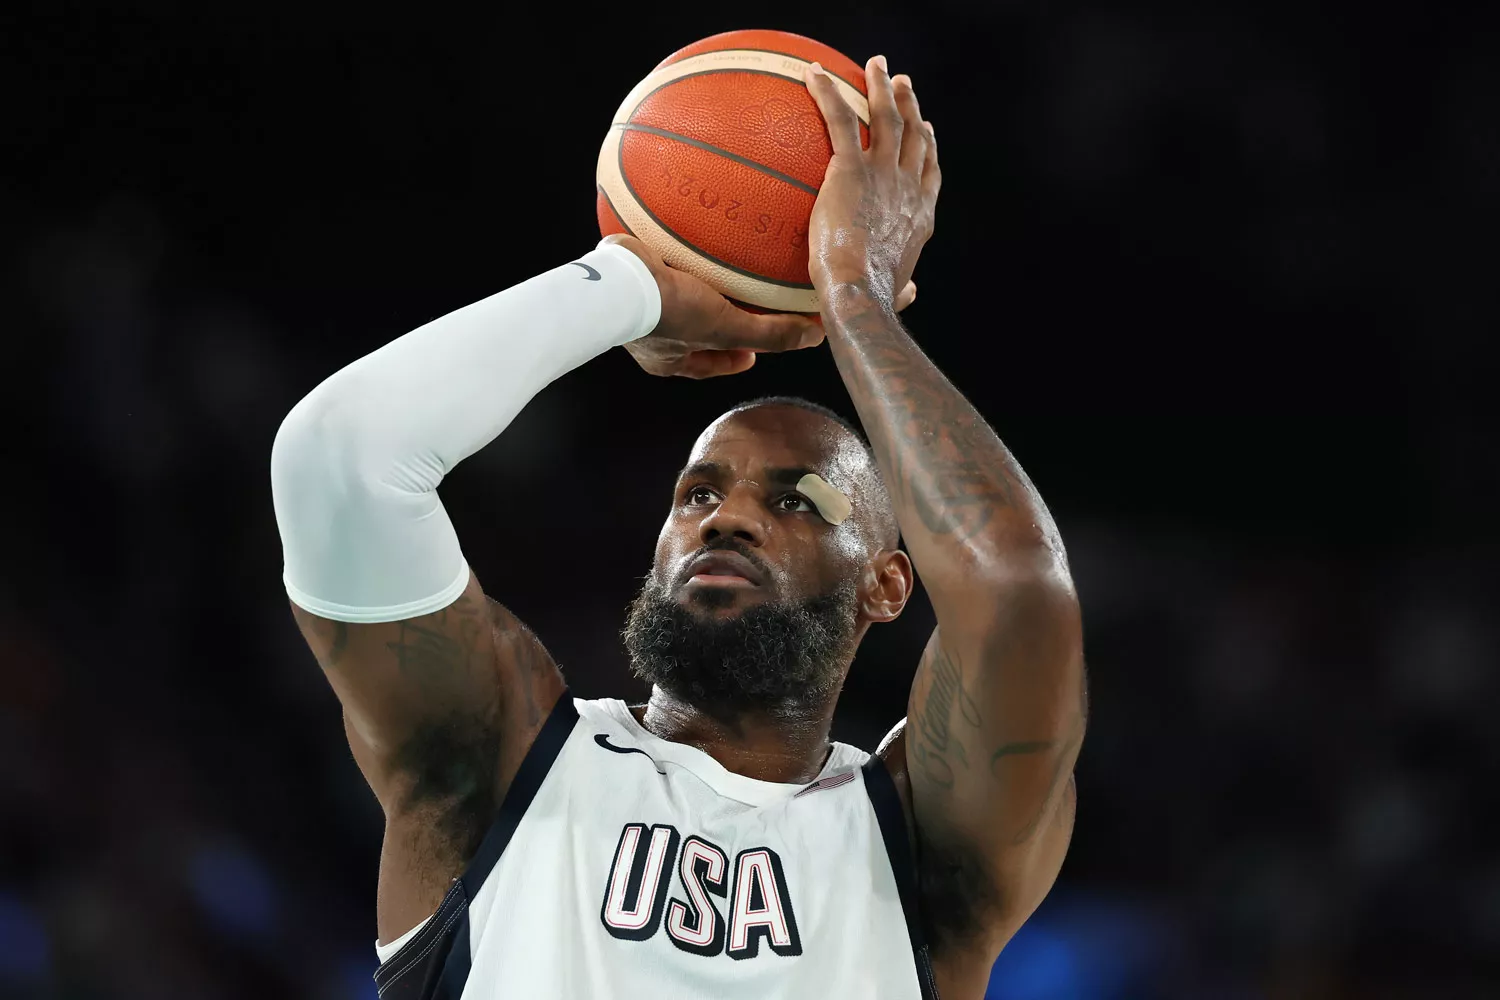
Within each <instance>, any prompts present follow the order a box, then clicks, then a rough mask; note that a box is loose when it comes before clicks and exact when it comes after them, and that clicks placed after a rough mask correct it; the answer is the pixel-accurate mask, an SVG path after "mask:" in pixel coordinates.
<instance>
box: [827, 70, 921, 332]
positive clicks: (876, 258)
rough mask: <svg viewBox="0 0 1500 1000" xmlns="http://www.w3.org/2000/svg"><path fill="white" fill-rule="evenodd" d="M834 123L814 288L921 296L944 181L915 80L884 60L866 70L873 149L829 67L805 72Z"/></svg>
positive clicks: (897, 298)
mask: <svg viewBox="0 0 1500 1000" xmlns="http://www.w3.org/2000/svg"><path fill="white" fill-rule="evenodd" d="M805 79H806V80H807V89H808V91H809V92H810V93H811V94H812V96H813V100H815V101H816V102H817V103H818V109H819V110H820V111H822V112H823V118H824V119H825V120H826V121H827V123H828V136H829V138H830V140H831V141H832V143H833V159H832V160H830V161H829V163H828V173H827V174H826V175H825V176H824V178H823V186H822V188H821V189H820V190H819V192H818V200H817V201H816V203H814V205H813V212H812V222H811V225H810V226H809V227H808V246H809V248H810V251H811V254H810V257H811V259H810V261H809V265H808V270H809V272H810V273H811V275H812V282H813V285H814V286H815V287H816V288H817V289H818V291H819V293H820V294H826V292H827V290H828V289H829V287H830V286H831V285H834V284H837V283H840V282H858V283H861V284H864V285H866V286H868V288H869V290H870V293H871V294H872V295H873V296H874V297H875V298H876V299H878V300H879V301H880V302H882V303H883V304H884V305H885V307H886V308H899V307H900V306H901V305H904V304H905V303H906V302H908V301H910V297H911V296H913V295H914V294H915V289H914V288H912V287H909V283H910V281H911V274H912V271H913V269H915V267H916V266H917V257H918V256H919V255H920V254H921V252H922V246H923V244H925V243H926V242H927V240H928V238H929V237H931V236H932V225H933V210H934V208H935V207H936V205H937V196H938V188H939V187H940V186H941V185H942V175H941V173H940V172H939V170H938V162H937V142H936V140H935V139H934V138H933V133H932V126H931V125H929V124H928V123H926V122H924V121H923V120H922V112H921V110H920V109H919V108H918V107H917V95H916V93H915V92H914V91H913V90H912V87H911V79H910V78H909V77H907V76H905V75H904V74H901V75H898V76H897V77H896V78H895V79H894V80H892V79H891V77H890V76H888V75H887V71H886V64H885V57H884V56H876V57H874V58H873V59H871V60H870V61H869V62H868V63H866V64H865V83H866V86H867V87H868V89H869V100H870V148H869V149H867V150H866V149H861V148H860V141H859V119H858V118H856V117H855V115H854V111H853V109H852V108H850V107H849V105H848V104H846V103H844V100H843V98H841V97H840V96H839V93H838V91H837V90H836V89H835V88H834V85H833V83H832V82H831V81H830V80H829V79H828V77H827V76H826V75H825V73H824V71H823V69H822V67H820V66H818V65H817V64H816V63H814V64H813V65H812V66H809V67H808V69H807V73H806V76H805Z"/></svg>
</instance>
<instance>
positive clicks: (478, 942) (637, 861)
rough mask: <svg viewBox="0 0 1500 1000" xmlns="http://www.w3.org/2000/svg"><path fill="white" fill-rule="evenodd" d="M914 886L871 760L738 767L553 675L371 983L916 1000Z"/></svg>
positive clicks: (681, 999)
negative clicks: (475, 831) (451, 863)
mask: <svg viewBox="0 0 1500 1000" xmlns="http://www.w3.org/2000/svg"><path fill="white" fill-rule="evenodd" d="M915 893H916V889H915V881H914V877H913V865H912V862H911V853H910V846H909V844H908V840H907V835H906V823H905V820H904V818H903V815H902V809H901V803H900V800H899V799H898V798H897V793H896V788H895V785H894V784H893V783H892V781H891V777H890V774H889V773H888V772H887V770H886V768H885V764H884V762H883V761H881V760H880V758H878V757H874V756H871V755H869V754H867V753H865V752H863V751H861V750H858V749H855V748H854V747H850V746H846V745H844V744H841V743H835V744H834V745H833V750H832V752H831V753H830V755H829V758H828V762H827V763H826V764H825V765H824V767H823V770H822V772H821V773H820V774H819V775H818V777H817V779H816V780H814V781H812V782H811V783H808V784H806V785H789V784H778V783H774V782H766V781H756V780H754V779H751V778H746V777H744V776H743V775H738V774H734V773H733V772H731V771H728V770H726V769H725V768H724V767H723V766H722V765H720V764H719V763H718V762H717V761H716V760H714V759H713V758H712V757H711V756H709V755H708V754H706V753H704V752H703V751H701V750H698V749H697V748H695V747H690V746H687V745H684V744H680V743H671V742H668V741H666V740H662V739H658V738H657V737H655V736H652V735H651V734H650V733H648V732H647V731H646V730H645V729H644V728H642V727H641V725H640V724H639V723H638V722H637V721H636V719H635V717H634V716H633V715H632V714H631V713H630V710H629V709H628V708H627V707H626V705H625V703H624V702H622V701H617V700H613V699H602V700H597V701H585V700H581V699H574V698H573V697H572V696H571V695H570V694H568V693H566V692H565V693H564V694H563V696H562V698H560V699H559V700H558V703H557V706H556V707H555V708H554V709H553V710H552V713H551V714H550V715H549V717H548V719H547V721H546V722H545V723H544V725H543V727H542V730H541V732H540V734H539V735H538V736H537V739H536V742H535V743H534V744H533V745H532V747H531V749H530V750H529V751H528V753H527V755H526V757H525V759H524V760H523V762H522V764H521V768H520V771H519V772H518V773H517V775H516V778H515V780H514V782H512V784H511V787H510V789H509V791H508V792H507V793H506V796H505V800H504V802H503V803H502V804H501V807H500V809H499V811H498V813H497V814H496V817H495V819H494V822H493V824H492V825H491V827H490V828H489V830H488V832H487V833H486V835H485V837H484V840H483V841H482V843H481V845H480V847H479V850H478V852H477V853H476V855H475V857H474V858H473V860H472V861H471V862H470V864H469V867H468V868H467V869H466V870H465V872H464V874H463V875H461V876H460V877H459V878H457V879H455V880H454V881H453V884H452V886H451V887H450V889H449V891H448V894H447V896H446V897H445V898H444V899H443V902H442V904H441V905H440V906H439V907H438V909H437V912H436V913H434V914H433V915H432V916H431V917H430V918H429V919H428V920H427V921H426V922H424V923H423V924H422V925H420V926H419V927H418V928H415V929H414V930H413V931H411V932H408V934H407V935H406V936H405V937H404V938H402V939H398V941H397V942H393V943H392V945H390V946H386V947H383V948H381V949H380V950H381V951H382V952H384V953H386V956H387V957H386V960H385V961H384V962H382V964H381V966H380V968H379V970H378V971H377V972H376V974H375V983H376V986H377V989H378V991H379V994H380V997H381V1000H499V998H507V1000H508V998H518V997H525V998H528V1000H530V998H539V997H546V998H548V1000H574V998H576V1000H585V998H587V1000H625V998H632V1000H634V998H640V997H652V998H654V1000H688V998H708V997H712V998H716V1000H741V998H743V1000H749V998H752V997H754V998H756V1000H763V998H772V997H774V998H781V1000H837V998H841V997H859V998H861V1000H936V995H937V991H936V988H935V986H934V985H933V980H932V972H931V966H930V962H929V960H928V955H927V949H926V947H925V946H924V945H923V942H922V937H921V930H920V924H919V923H918V921H917V919H916V915H917V911H916V896H915ZM397 945H399V947H398V948H397V950H396V951H395V953H394V954H389V949H390V948H391V947H395V946H397Z"/></svg>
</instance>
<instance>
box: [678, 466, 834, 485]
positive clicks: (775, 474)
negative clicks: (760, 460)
mask: <svg viewBox="0 0 1500 1000" xmlns="http://www.w3.org/2000/svg"><path fill="white" fill-rule="evenodd" d="M812 471H813V470H812V469H809V468H806V467H804V466H800V465H796V466H790V467H787V468H771V469H767V470H766V473H767V479H769V480H770V481H771V483H773V484H775V485H778V486H796V485H797V483H798V482H799V481H800V480H801V479H802V477H803V476H805V475H807V474H808V473H810V472H812ZM727 473H728V470H727V469H725V468H724V466H723V465H721V464H720V463H718V462H694V463H693V464H692V465H690V466H688V467H687V468H686V469H683V470H682V472H680V473H678V475H677V480H678V482H681V481H682V480H684V479H708V480H712V481H714V482H721V481H722V480H723V479H724V477H725V475H727Z"/></svg>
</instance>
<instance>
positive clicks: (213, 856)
mask: <svg viewBox="0 0 1500 1000" xmlns="http://www.w3.org/2000/svg"><path fill="white" fill-rule="evenodd" d="M188 872H189V877H190V879H191V882H192V887H193V894H194V896H195V897H196V898H197V900H198V905H199V906H200V907H202V908H203V910H204V912H206V913H207V914H208V916H209V918H210V919H212V920H213V921H214V922H215V923H216V924H217V925H218V926H219V928H220V929H221V930H224V931H226V932H228V933H230V934H234V935H251V936H255V937H261V936H265V935H268V934H270V932H271V930H272V929H273V927H274V926H275V921H276V889H275V885H274V884H273V882H272V880H271V876H270V875H269V873H267V871H266V869H265V866H264V865H262V864H261V863H260V861H259V859H257V858H255V857H254V856H252V855H251V854H249V853H248V852H246V851H244V850H243V849H241V848H239V847H237V846H232V845H226V844H215V845H211V846H208V847H204V848H201V849H199V850H198V851H197V852H196V853H195V854H194V855H193V857H192V859H191V861H190V862H189V867H188Z"/></svg>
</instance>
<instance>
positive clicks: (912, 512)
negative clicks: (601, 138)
mask: <svg viewBox="0 0 1500 1000" xmlns="http://www.w3.org/2000/svg"><path fill="white" fill-rule="evenodd" d="M882 62H883V61H882V60H880V59H879V58H878V57H877V59H876V60H872V61H871V63H870V64H869V66H868V67H867V68H866V81H867V83H868V85H869V91H870V117H871V122H870V146H869V149H868V151H862V150H861V149H860V145H859V133H858V131H857V122H856V121H855V120H854V117H853V115H852V113H851V112H849V111H848V109H847V108H846V107H845V106H844V105H843V103H842V102H841V101H840V100H839V99H838V97H837V95H836V93H835V92H834V91H833V88H832V87H831V86H830V85H828V83H827V82H826V80H825V79H823V78H822V77H818V76H815V75H809V86H810V88H811V89H812V91H813V94H814V97H815V98H816V99H817V100H818V103H819V105H820V107H821V108H822V110H823V112H824V116H825V118H827V119H828V121H829V131H830V135H831V137H832V139H833V144H834V151H835V155H834V159H833V162H832V163H831V164H830V166H829V172H828V176H827V178H826V180H825V182H824V186H823V188H822V190H821V192H820V194H819V197H818V201H817V205H816V207H815V208H814V212H813V225H812V233H813V248H812V254H813V258H812V273H813V281H814V283H815V284H816V285H817V287H818V290H819V292H820V294H821V297H822V301H823V323H824V328H825V330H826V331H827V334H828V342H829V344H830V346H831V347H832V350H833V353H834V358H835V359H836V361H837V363H838V368H839V372H840V374H841V375H842V376H843V379H844V382H845V384H846V385H847V386H848V388H849V392H850V395H851V396H852V398H853V400H854V404H855V407H856V409H857V410H858V412H859V416H860V420H861V422H862V423H863V424H864V426H865V429H866V431H867V432H868V433H869V436H870V440H871V443H872V445H873V446H874V450H875V454H876V458H877V461H878V463H879V466H880V471H881V474H882V476H883V477H884V479H885V482H886V484H887V486H888V488H889V489H890V492H891V497H892V501H893V503H894V505H895V509H896V517H897V520H898V521H899V523H900V525H901V531H902V534H903V536H904V537H905V539H906V542H907V545H908V547H909V549H910V551H911V555H912V559H913V561H914V562H915V564H916V567H917V570H918V572H919V573H920V574H921V577H922V580H923V582H924V583H925V585H926V587H927V590H928V593H929V595H930V596H931V599H932V604H933V608H934V610H935V612H936V615H937V620H938V627H937V629H936V630H935V631H934V632H933V635H932V639H931V640H930V641H929V642H928V644H927V648H926V651H925V652H924V653H923V655H922V659H921V663H920V665H919V666H918V668H917V674H916V678H915V681H914V683H913V686H912V691H911V697H910V700H909V702H908V715H907V724H906V729H905V733H904V750H905V767H906V771H907V781H908V783H909V784H908V786H907V793H908V796H909V799H910V803H911V809H912V815H913V820H914V824H915V828H916V833H917V840H918V852H919V871H920V873H921V879H922V882H923V897H924V901H925V904H926V908H927V911H928V912H927V913H926V914H925V915H924V916H925V917H926V922H927V924H928V926H929V929H930V931H932V932H933V934H934V937H935V938H936V940H934V941H933V942H931V943H932V944H933V945H934V948H935V950H936V952H937V953H938V954H941V953H942V951H943V949H945V948H949V949H961V950H976V949H977V950H979V951H983V952H986V953H987V959H986V962H987V961H992V960H993V958H994V956H995V954H998V952H999V950H1000V948H1001V947H1003V946H1004V943H1005V941H1006V940H1008V939H1009V937H1010V936H1011V935H1012V934H1013V933H1014V932H1015V930H1016V929H1017V928H1018V927H1019V926H1020V925H1021V923H1022V922H1024V921H1025V919H1026V918H1027V916H1029V915H1030V914H1031V912H1032V911H1033V910H1034V909H1035V908H1036V906H1037V904H1038V903H1040V902H1041V899H1042V897H1043V896H1044V895H1046V892H1047V890H1048V889H1049V888H1050V887H1051V884H1052V881H1053V879H1054V878H1055V877H1056V874H1057V871H1058V868H1059V866H1060V865H1061V862H1062V855H1063V853H1064V852H1065V850H1066V846H1067V842H1068V839H1069V837H1070V835H1071V830H1072V817H1073V787H1072V781H1071V777H1072V771H1073V763H1074V760H1075V759H1076V757H1077V755H1078V750H1079V747H1080V745H1081V743H1082V739H1083V728H1084V714H1085V712H1084V678H1083V655H1082V638H1081V626H1080V622H1079V612H1078V604H1077V600H1076V596H1075V594H1074V590H1073V586H1072V581H1071V579H1070V577H1069V573H1068V566H1067V559H1066V556H1065V555H1064V552H1063V546H1062V541H1061V539H1060V538H1059V536H1058V532H1057V527H1056V525H1055V524H1054V523H1053V521H1052V518H1051V516H1050V515H1049V514H1048V512H1047V509H1046V507H1045V506H1044V505H1043V503H1042V500H1041V497H1040V496H1038V495H1037V492H1036V490H1035V489H1034V488H1033V486H1032V484H1031V482H1030V481H1029V480H1028V479H1027V478H1026V475H1025V473H1023V472H1022V471H1021V468H1020V466H1019V465H1017V464H1016V461H1015V459H1014V458H1013V457H1012V456H1011V454H1010V452H1009V451H1008V450H1007V449H1006V448H1005V446H1004V445H1003V444H1002V443H1001V442H1000V439H999V437H998V436H997V435H996V434H995V432H994V430H993V429H991V428H990V426H989V425H988V424H987V423H986V422H985V420H984V419H983V418H982V417H981V416H980V415H979V414H978V413H977V412H976V411H975V409H974V408H973V407H972V406H971V405H970V404H969V402H968V401H967V400H966V399H964V397H963V396H962V395H961V394H960V393H959V392H958V390H957V389H955V388H954V387H953V385H952V384H951V383H950V382H949V381H948V380H947V379H946V378H945V377H944V376H943V374H942V373H941V372H940V371H938V369H937V368H936V367H935V366H934V365H933V364H932V362H931V361H930V360H928V358H927V357H926V356H925V355H924V354H923V353H922V351H921V349H920V348H919V347H918V346H917V345H916V344H915V343H914V342H913V341H912V339H911V338H910V337H909V336H908V335H907V333H906V331H905V330H904V329H903V328H902V326H901V323H900V322H899V320H898V319H897V318H896V313H895V311H894V308H893V305H894V299H895V290H896V289H901V288H903V287H904V286H905V285H906V283H907V279H908V278H909V277H910V276H911V272H912V268H913V267H914V265H915V263H916V258H917V255H918V254H919V253H920V251H921V248H922V245H923V243H925V241H926V239H927V237H928V236H929V235H930V234H931V230H932V214H933V207H934V205H935V203H936V199H937V191H938V186H939V179H940V175H939V173H938V166H937V152H936V144H935V140H934V138H933V133H932V130H931V128H930V127H929V126H927V124H926V123H925V122H923V121H922V119H921V115H920V113H919V110H918V107H917V101H916V96H915V95H914V94H913V93H912V90H911V83H910V80H908V79H907V78H905V77H901V76H898V77H897V78H896V79H895V81H892V79H891V78H890V77H889V76H887V75H886V70H885V67H884V66H883V64H882ZM984 968H985V969H986V970H987V968H988V966H987V964H986V965H985V966H984Z"/></svg>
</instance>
